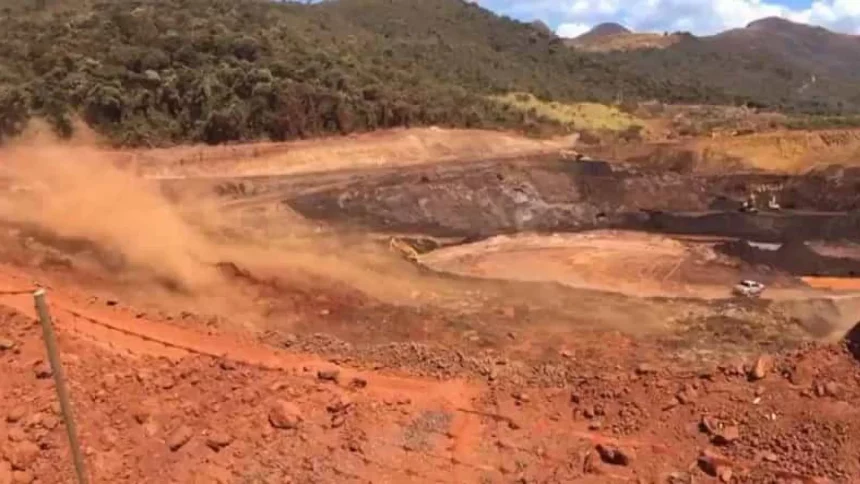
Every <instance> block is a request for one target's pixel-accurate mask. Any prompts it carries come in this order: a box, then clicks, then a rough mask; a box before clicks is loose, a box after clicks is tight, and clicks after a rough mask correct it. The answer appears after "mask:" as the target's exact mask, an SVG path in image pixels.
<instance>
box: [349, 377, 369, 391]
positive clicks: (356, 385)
mask: <svg viewBox="0 0 860 484" xmlns="http://www.w3.org/2000/svg"><path fill="white" fill-rule="evenodd" d="M349 387H350V388H352V389H355V390H360V389H362V388H367V380H365V379H364V378H360V377H355V378H353V379H352V381H350V382H349Z"/></svg>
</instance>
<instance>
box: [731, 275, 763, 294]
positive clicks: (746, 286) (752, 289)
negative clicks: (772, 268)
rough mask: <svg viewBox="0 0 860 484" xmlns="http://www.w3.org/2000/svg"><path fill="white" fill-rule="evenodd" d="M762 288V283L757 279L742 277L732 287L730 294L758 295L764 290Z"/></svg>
mask: <svg viewBox="0 0 860 484" xmlns="http://www.w3.org/2000/svg"><path fill="white" fill-rule="evenodd" d="M764 288H765V286H764V284H762V283H760V282H758V281H753V280H750V279H744V280H743V281H741V282H739V283H737V284H735V287H733V288H732V294H734V295H736V296H743V297H759V296H760V295H761V293H762V292H764Z"/></svg>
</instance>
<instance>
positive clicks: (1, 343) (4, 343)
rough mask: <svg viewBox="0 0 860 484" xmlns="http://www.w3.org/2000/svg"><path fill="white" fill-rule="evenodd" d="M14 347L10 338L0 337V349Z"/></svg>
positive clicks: (5, 349) (4, 349)
mask: <svg viewBox="0 0 860 484" xmlns="http://www.w3.org/2000/svg"><path fill="white" fill-rule="evenodd" d="M14 347H15V342H14V341H12V340H11V339H6V338H0V351H7V350H11V349H12V348H14Z"/></svg>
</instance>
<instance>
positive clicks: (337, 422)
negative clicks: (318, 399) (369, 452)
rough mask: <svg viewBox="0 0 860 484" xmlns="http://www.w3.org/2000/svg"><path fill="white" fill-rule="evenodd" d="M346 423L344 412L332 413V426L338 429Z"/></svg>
mask: <svg viewBox="0 0 860 484" xmlns="http://www.w3.org/2000/svg"><path fill="white" fill-rule="evenodd" d="M344 423H346V419H345V418H344V417H343V414H337V415H332V417H331V428H333V429H336V428H338V427H342V426H343V424H344Z"/></svg>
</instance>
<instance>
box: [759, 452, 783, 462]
mask: <svg viewBox="0 0 860 484" xmlns="http://www.w3.org/2000/svg"><path fill="white" fill-rule="evenodd" d="M760 455H761V460H763V461H765V462H777V461H778V460H779V456H777V455H776V454H774V453H773V452H762V453H761V454H760Z"/></svg>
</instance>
